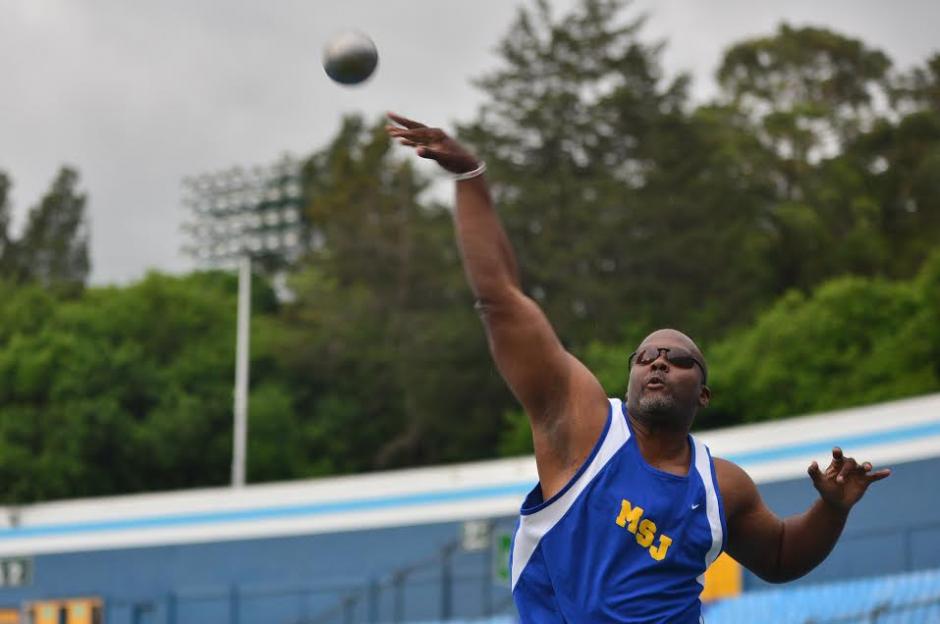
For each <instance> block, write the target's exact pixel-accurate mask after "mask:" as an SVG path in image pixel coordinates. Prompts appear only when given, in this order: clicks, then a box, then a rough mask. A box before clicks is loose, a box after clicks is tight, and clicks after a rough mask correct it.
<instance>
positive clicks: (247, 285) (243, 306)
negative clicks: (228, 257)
mask: <svg viewBox="0 0 940 624" xmlns="http://www.w3.org/2000/svg"><path fill="white" fill-rule="evenodd" d="M250 318H251V258H250V257H249V256H248V255H247V254H245V255H244V256H243V257H242V259H241V260H240V261H239V264H238V337H237V340H236V353H235V427H234V431H233V433H232V436H233V439H232V487H236V488H238V487H242V486H244V485H245V448H246V441H247V438H248V332H249V320H250Z"/></svg>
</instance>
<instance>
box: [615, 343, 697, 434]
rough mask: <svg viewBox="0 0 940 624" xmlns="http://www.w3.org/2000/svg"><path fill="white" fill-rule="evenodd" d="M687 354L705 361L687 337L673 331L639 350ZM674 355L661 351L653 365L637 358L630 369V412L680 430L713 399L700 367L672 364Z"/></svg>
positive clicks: (638, 348) (628, 406)
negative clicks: (683, 352)
mask: <svg viewBox="0 0 940 624" xmlns="http://www.w3.org/2000/svg"><path fill="white" fill-rule="evenodd" d="M646 347H655V348H660V349H673V350H676V349H678V350H685V351H686V352H689V353H692V354H694V355H695V356H696V358H698V359H699V360H700V361H701V356H700V355H699V352H698V348H697V347H696V346H695V343H693V342H692V341H691V339H689V338H688V337H687V336H685V335H684V334H681V333H679V332H674V331H672V330H661V331H658V332H654V333H653V334H651V335H650V336H648V337H647V338H646V339H645V340H644V341H643V342H642V343H640V345H639V346H638V347H637V352H638V353H639V352H641V351H642V350H643V349H645V348H646ZM670 353H671V351H670V352H667V351H662V350H661V351H659V353H658V355H657V356H656V359H655V360H653V361H652V362H647V363H645V364H644V363H641V362H640V361H638V360H639V359H640V358H639V357H636V358H635V361H634V362H633V365H632V367H631V368H630V383H629V386H628V389H627V409H629V410H630V413H631V414H634V415H635V416H636V417H638V418H641V419H644V420H649V421H651V422H660V423H662V424H670V425H673V426H680V425H682V424H684V423H688V424H690V423H691V421H692V419H693V418H694V417H695V413H696V412H697V411H698V409H699V408H700V407H705V406H707V405H708V399H709V396H710V393H709V390H708V388H707V387H706V386H705V385H704V383H703V381H704V379H703V377H704V372H703V370H702V369H701V368H700V367H699V366H698V365H692V366H691V367H689V368H683V367H681V366H678V365H676V364H674V363H672V362H670V361H669V359H668V356H669V354H670Z"/></svg>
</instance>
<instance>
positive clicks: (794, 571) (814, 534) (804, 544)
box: [769, 498, 848, 583]
mask: <svg viewBox="0 0 940 624" xmlns="http://www.w3.org/2000/svg"><path fill="white" fill-rule="evenodd" d="M847 518H848V511H847V510H840V509H837V508H836V507H833V506H832V505H830V504H828V503H826V502H824V501H823V500H822V499H821V498H820V499H816V502H815V503H813V506H812V507H810V508H809V509H808V510H807V511H806V512H805V513H802V514H800V515H798V516H790V517H789V518H787V519H786V520H784V521H783V532H782V535H781V538H780V551H779V556H778V558H777V561H778V565H777V574H775V575H774V578H773V579H769V580H772V581H774V582H778V583H782V582H784V581H791V580H793V579H796V578H799V577H801V576H803V575H804V574H806V573H807V572H809V571H810V570H812V569H813V568H815V567H816V566H818V565H819V564H820V563H822V562H823V560H824V559H825V558H826V557H827V556H828V555H829V553H830V552H832V549H833V547H835V545H836V542H837V541H838V540H839V536H840V535H841V534H842V529H843V528H844V527H845V521H846V519H847Z"/></svg>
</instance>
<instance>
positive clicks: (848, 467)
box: [836, 457, 859, 483]
mask: <svg viewBox="0 0 940 624" xmlns="http://www.w3.org/2000/svg"><path fill="white" fill-rule="evenodd" d="M856 470H859V467H858V463H857V462H856V461H855V458H854V457H846V458H845V459H844V460H843V461H842V468H841V469H840V470H839V474H838V476H837V477H836V483H845V478H846V477H847V476H849V475H850V474H852V473H853V472H855V471H856Z"/></svg>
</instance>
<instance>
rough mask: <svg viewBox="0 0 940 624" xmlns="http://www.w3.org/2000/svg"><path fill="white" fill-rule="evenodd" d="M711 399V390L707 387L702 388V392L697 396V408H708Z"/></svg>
mask: <svg viewBox="0 0 940 624" xmlns="http://www.w3.org/2000/svg"><path fill="white" fill-rule="evenodd" d="M711 399H712V390H711V388H709V387H708V386H704V385H703V386H702V391H701V392H700V393H699V395H698V406H699V407H701V408H703V409H704V408H706V407H708V404H709V402H710V401H711Z"/></svg>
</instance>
